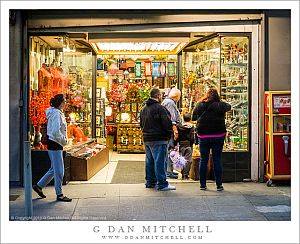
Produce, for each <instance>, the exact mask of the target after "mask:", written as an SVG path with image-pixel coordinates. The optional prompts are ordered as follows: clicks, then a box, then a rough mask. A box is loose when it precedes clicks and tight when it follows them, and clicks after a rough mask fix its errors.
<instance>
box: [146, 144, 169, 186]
mask: <svg viewBox="0 0 300 244" xmlns="http://www.w3.org/2000/svg"><path fill="white" fill-rule="evenodd" d="M162 143H163V142H145V151H146V187H154V186H155V185H156V188H157V189H161V188H164V187H166V186H168V181H167V180H166V165H165V162H166V158H167V157H168V144H167V143H163V144H162Z"/></svg>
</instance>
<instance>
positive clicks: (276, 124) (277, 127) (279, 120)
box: [273, 115, 291, 133]
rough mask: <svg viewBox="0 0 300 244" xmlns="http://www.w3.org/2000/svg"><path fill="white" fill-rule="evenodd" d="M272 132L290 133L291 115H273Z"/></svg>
mask: <svg viewBox="0 0 300 244" xmlns="http://www.w3.org/2000/svg"><path fill="white" fill-rule="evenodd" d="M273 132H274V133H290V132H291V116H290V115H280V116H279V115H278V116H274V117H273Z"/></svg>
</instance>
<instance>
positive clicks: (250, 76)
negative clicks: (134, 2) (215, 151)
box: [23, 14, 264, 181]
mask: <svg viewBox="0 0 300 244" xmlns="http://www.w3.org/2000/svg"><path fill="white" fill-rule="evenodd" d="M29 16H30V15H29ZM233 16H234V15H233ZM261 16H262V15H261V14H253V15H252V19H251V20H249V19H248V20H246V21H241V20H240V21H238V20H236V22H235V23H234V24H232V23H231V22H229V23H227V24H224V23H223V22H222V24H220V25H217V24H214V25H211V24H209V23H208V24H206V25H203V24H201V25H197V24H196V25H195V24H191V23H190V22H187V23H181V25H178V26H175V27H174V25H173V26H172V25H169V26H168V25H163V26H160V25H159V24H152V25H151V26H146V27H145V26H142V25H141V27H140V28H141V29H142V30H143V31H144V33H140V32H137V31H136V29H137V27H136V26H135V27H133V28H132V30H130V26H126V31H124V32H121V33H113V32H112V33H107V32H106V33H101V28H100V29H99V33H97V31H96V30H95V27H92V26H91V27H89V28H86V30H87V31H86V32H82V27H80V26H79V27H77V28H75V27H68V26H67V24H66V26H65V28H64V31H63V32H62V29H63V28H59V27H58V28H45V29H43V28H42V29H41V28H37V27H35V25H36V23H37V19H34V18H33V19H32V20H31V28H29V29H28V30H29V32H28V33H27V36H28V43H27V44H28V47H29V48H28V50H29V51H28V57H29V58H28V66H27V70H28V76H27V77H28V79H27V80H28V84H29V85H28V86H27V88H24V90H26V89H27V95H28V108H29V109H28V117H27V118H28V122H27V125H28V127H27V128H28V130H29V131H30V137H29V139H30V140H31V142H32V149H33V150H32V151H33V152H34V153H40V152H42V151H44V150H46V145H45V132H46V131H45V126H46V124H45V122H46V119H45V116H44V111H45V109H46V108H47V107H48V105H49V101H50V98H51V97H52V96H53V95H55V94H58V93H63V94H64V95H65V96H66V98H67V108H66V110H65V116H66V118H67V122H68V137H69V141H70V142H69V145H68V146H67V147H66V149H65V150H66V153H67V155H69V156H70V157H71V158H70V157H69V159H68V160H70V162H69V164H71V165H73V167H70V168H71V169H70V176H69V180H84V179H85V180H86V179H88V178H90V177H92V176H93V175H94V174H95V173H97V171H99V170H101V168H103V167H104V166H105V165H106V164H107V163H108V149H112V150H115V151H117V152H118V153H142V152H143V142H142V134H141V130H140V128H139V123H138V122H139V111H140V109H141V108H142V106H143V102H144V101H145V100H146V99H147V98H148V97H149V91H150V88H151V87H152V86H157V87H159V88H160V89H162V91H163V92H164V93H165V94H167V93H168V91H169V89H170V88H171V87H173V86H177V87H178V88H179V89H180V90H181V91H182V98H181V101H180V103H179V107H180V109H181V111H182V113H183V112H185V111H190V112H191V111H192V109H193V107H194V106H195V104H196V103H197V102H198V101H199V99H200V98H201V97H202V96H203V95H204V94H205V91H206V90H207V88H210V87H216V88H218V90H219V91H220V95H221V97H222V99H224V100H226V101H227V102H229V103H231V105H232V110H231V111H230V113H228V114H227V116H226V125H227V128H228V133H227V137H226V140H225V145H224V152H223V165H224V181H243V180H245V179H247V180H248V179H251V180H259V179H260V175H261V174H262V173H261V171H263V169H262V168H261V166H260V165H261V163H260V162H259V161H260V160H261V158H263V154H262V153H263V149H261V148H260V147H259V142H260V141H263V138H261V134H262V131H261V130H262V128H260V125H261V123H263V122H262V121H261V118H260V117H259V111H260V106H261V105H260V104H259V103H260V102H261V100H262V98H261V95H262V94H263V92H264V84H262V83H261V82H259V80H260V78H259V77H260V75H261V74H259V70H260V69H261V60H260V55H259V54H260V53H261V52H262V49H263V48H262V46H261V36H260V35H261V33H262V26H261V20H262V18H261ZM223 17H224V18H225V16H223ZM70 18H71V17H70ZM232 18H233V19H235V18H236V19H238V18H237V17H232ZM35 21H36V22H35ZM40 21H42V22H43V20H42V19H41V20H40ZM48 21H49V20H48ZM50 21H51V19H50ZM74 21H76V20H75V19H74ZM29 23H30V17H29ZM45 23H47V21H45ZM62 23H63V22H62ZM157 32H160V33H157ZM25 127H26V126H25ZM23 134H24V132H23ZM197 150H198V149H197V147H196V146H195V148H194V156H197ZM97 155H98V157H99V159H98V160H94V161H97V162H99V163H98V164H97V163H94V162H91V163H90V162H89V161H92V159H95V157H96V156H97ZM133 157H134V154H133ZM33 158H34V156H33ZM37 158H39V157H37ZM72 160H73V161H72ZM78 161H82V162H83V164H86V165H85V166H87V165H88V164H89V163H90V164H91V165H93V166H92V167H91V169H88V170H87V171H86V173H85V175H84V176H83V175H80V174H79V173H78V172H79V171H80V167H81V166H74V165H75V164H79V163H78ZM33 164H34V163H33ZM76 168H78V170H77V171H76ZM72 169H74V171H73V172H72ZM89 171H90V172H89ZM67 180H68V179H67Z"/></svg>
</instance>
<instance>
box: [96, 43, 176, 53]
mask: <svg viewBox="0 0 300 244" xmlns="http://www.w3.org/2000/svg"><path fill="white" fill-rule="evenodd" d="M178 44H179V42H98V43H96V45H97V47H98V49H99V50H100V51H162V50H164V51H172V50H174V49H175V48H176V47H177V46H178Z"/></svg>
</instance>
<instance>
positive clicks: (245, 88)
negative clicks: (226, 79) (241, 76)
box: [221, 85, 248, 90]
mask: <svg viewBox="0 0 300 244" xmlns="http://www.w3.org/2000/svg"><path fill="white" fill-rule="evenodd" d="M247 88H248V86H247V85H233V86H221V89H241V90H247Z"/></svg>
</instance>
